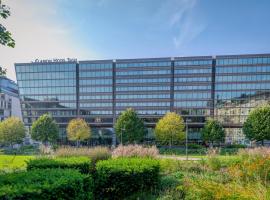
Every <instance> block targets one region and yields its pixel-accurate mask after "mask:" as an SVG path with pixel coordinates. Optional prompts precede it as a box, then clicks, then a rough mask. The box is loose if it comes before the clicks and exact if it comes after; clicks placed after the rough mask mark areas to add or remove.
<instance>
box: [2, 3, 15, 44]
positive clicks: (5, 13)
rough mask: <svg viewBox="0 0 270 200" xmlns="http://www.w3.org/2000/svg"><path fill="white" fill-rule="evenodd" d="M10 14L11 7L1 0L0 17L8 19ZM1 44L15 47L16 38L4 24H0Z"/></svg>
mask: <svg viewBox="0 0 270 200" xmlns="http://www.w3.org/2000/svg"><path fill="white" fill-rule="evenodd" d="M9 16H10V10H9V7H8V6H7V5H4V4H2V0H0V19H1V18H2V19H6V18H8V17H9ZM0 44H2V45H4V46H8V47H12V48H14V47H15V40H14V39H13V38H12V36H11V33H10V32H9V31H8V30H7V29H6V28H5V27H4V26H3V25H2V24H0Z"/></svg>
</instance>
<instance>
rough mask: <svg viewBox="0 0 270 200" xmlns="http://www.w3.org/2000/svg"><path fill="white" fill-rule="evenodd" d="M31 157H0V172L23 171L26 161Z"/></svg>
mask: <svg viewBox="0 0 270 200" xmlns="http://www.w3.org/2000/svg"><path fill="white" fill-rule="evenodd" d="M31 158H33V156H20V155H18V156H17V155H16V156H14V155H0V171H13V170H24V169H25V168H26V162H25V161H27V160H29V159H31Z"/></svg>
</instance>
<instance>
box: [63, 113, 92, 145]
mask: <svg viewBox="0 0 270 200" xmlns="http://www.w3.org/2000/svg"><path fill="white" fill-rule="evenodd" d="M67 137H68V139H69V140H71V141H83V140H87V139H89V138H90V137H91V129H90V127H89V126H88V124H87V123H86V121H85V120H83V119H80V118H77V119H72V120H71V121H70V122H69V123H68V126H67Z"/></svg>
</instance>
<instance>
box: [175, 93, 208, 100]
mask: <svg viewBox="0 0 270 200" xmlns="http://www.w3.org/2000/svg"><path fill="white" fill-rule="evenodd" d="M210 98H211V93H210V92H209V93H207V92H205V93H200V92H196V93H195V92H194V93H175V94H174V99H210Z"/></svg>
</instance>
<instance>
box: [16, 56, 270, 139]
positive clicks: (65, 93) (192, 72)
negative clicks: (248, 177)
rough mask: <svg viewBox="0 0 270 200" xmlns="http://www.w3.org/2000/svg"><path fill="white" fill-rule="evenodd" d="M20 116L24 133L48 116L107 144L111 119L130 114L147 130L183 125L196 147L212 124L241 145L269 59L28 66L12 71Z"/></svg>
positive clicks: (261, 94) (265, 87) (265, 93)
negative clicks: (160, 123) (174, 116)
mask: <svg viewBox="0 0 270 200" xmlns="http://www.w3.org/2000/svg"><path fill="white" fill-rule="evenodd" d="M15 67H16V74H17V80H18V85H19V88H20V97H21V105H22V113H23V119H24V123H25V125H26V126H27V127H28V128H29V127H30V126H31V124H32V122H33V121H34V120H36V119H37V118H38V117H39V116H40V115H42V114H44V113H50V114H52V116H53V117H54V118H55V119H56V121H57V123H58V124H59V125H60V127H61V137H62V139H63V140H64V139H65V127H66V125H67V123H68V122H69V120H71V119H72V118H75V117H81V118H84V119H85V120H86V121H87V122H88V123H89V124H90V126H91V127H92V128H93V130H94V137H95V138H96V139H100V138H101V137H103V139H104V138H110V137H111V131H112V127H113V124H114V122H115V120H116V119H117V116H118V115H119V114H120V113H121V112H122V111H123V110H125V109H126V108H129V107H132V108H134V109H135V110H136V111H137V112H138V114H139V116H140V117H141V118H143V120H144V121H145V123H146V126H147V127H148V128H153V127H154V126H155V123H156V122H157V120H158V119H159V118H161V117H162V116H163V115H164V114H165V113H166V112H168V111H175V112H177V113H179V114H181V115H182V116H183V117H184V118H185V119H186V118H189V121H190V122H189V139H190V140H196V141H199V140H200V131H201V128H202V127H203V125H204V123H205V121H206V119H207V118H209V117H213V118H216V119H218V120H219V121H221V122H222V123H223V125H224V127H225V128H226V132H227V142H243V141H244V136H243V134H242V130H241V128H242V125H243V122H244V120H245V119H246V117H247V115H248V113H249V111H250V110H251V109H252V108H254V107H256V106H258V105H260V104H264V103H268V102H269V100H270V99H269V91H270V54H257V55H232V56H217V57H210V56H202V57H175V58H147V59H120V60H92V61H80V62H78V63H77V62H43V63H42V62H34V63H20V64H15Z"/></svg>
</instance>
